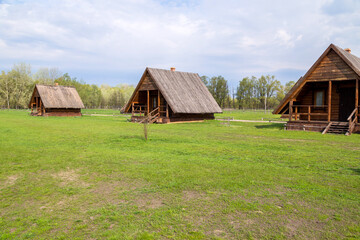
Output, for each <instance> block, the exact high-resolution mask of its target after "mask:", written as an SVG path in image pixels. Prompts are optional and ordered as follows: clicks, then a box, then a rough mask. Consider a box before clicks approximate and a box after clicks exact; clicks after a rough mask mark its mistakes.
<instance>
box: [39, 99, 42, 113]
mask: <svg viewBox="0 0 360 240" xmlns="http://www.w3.org/2000/svg"><path fill="white" fill-rule="evenodd" d="M39 102H40V115H42V108H41V107H42V106H41V105H42V104H41V99H40V101H39Z"/></svg>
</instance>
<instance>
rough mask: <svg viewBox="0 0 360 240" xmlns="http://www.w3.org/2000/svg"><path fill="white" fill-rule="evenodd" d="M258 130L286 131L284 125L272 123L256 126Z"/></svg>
mask: <svg viewBox="0 0 360 240" xmlns="http://www.w3.org/2000/svg"><path fill="white" fill-rule="evenodd" d="M255 127H256V128H258V129H279V130H280V129H284V124H283V123H272V124H265V125H256V126H255Z"/></svg>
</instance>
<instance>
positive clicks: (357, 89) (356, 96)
mask: <svg viewBox="0 0 360 240" xmlns="http://www.w3.org/2000/svg"><path fill="white" fill-rule="evenodd" d="M355 107H356V108H357V107H359V79H356V87H355Z"/></svg>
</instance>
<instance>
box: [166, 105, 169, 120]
mask: <svg viewBox="0 0 360 240" xmlns="http://www.w3.org/2000/svg"><path fill="white" fill-rule="evenodd" d="M166 118H169V105H168V104H167V103H166Z"/></svg>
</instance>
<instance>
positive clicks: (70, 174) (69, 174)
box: [51, 168, 90, 187]
mask: <svg viewBox="0 0 360 240" xmlns="http://www.w3.org/2000/svg"><path fill="white" fill-rule="evenodd" d="M51 176H52V177H53V178H55V179H58V180H59V181H60V183H59V184H60V186H66V185H76V186H80V187H88V186H90V184H88V183H86V182H84V181H82V180H80V179H79V178H80V174H79V173H78V171H76V170H73V169H69V168H68V169H67V170H66V171H61V172H58V173H55V174H52V175H51Z"/></svg>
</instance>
